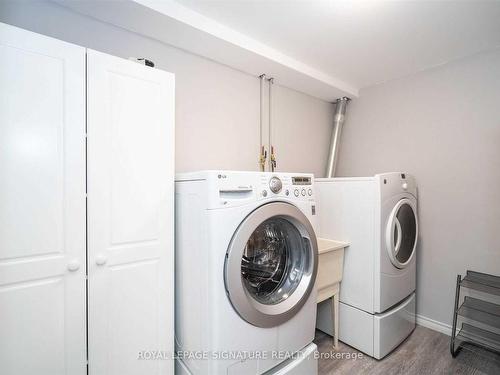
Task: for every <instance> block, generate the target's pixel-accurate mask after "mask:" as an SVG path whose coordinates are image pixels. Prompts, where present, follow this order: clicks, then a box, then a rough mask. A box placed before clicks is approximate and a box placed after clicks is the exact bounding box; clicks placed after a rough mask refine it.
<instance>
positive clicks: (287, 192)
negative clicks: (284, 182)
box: [285, 189, 290, 197]
mask: <svg viewBox="0 0 500 375" xmlns="http://www.w3.org/2000/svg"><path fill="white" fill-rule="evenodd" d="M285 195H286V196H287V197H288V196H289V195H290V191H289V190H288V189H286V190H285Z"/></svg>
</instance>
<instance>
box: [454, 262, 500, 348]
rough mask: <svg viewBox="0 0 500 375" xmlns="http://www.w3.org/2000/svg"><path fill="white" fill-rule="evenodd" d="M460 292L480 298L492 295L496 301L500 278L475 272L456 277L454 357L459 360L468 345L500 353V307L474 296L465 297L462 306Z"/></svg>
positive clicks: (499, 290) (499, 292)
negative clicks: (463, 290)
mask: <svg viewBox="0 0 500 375" xmlns="http://www.w3.org/2000/svg"><path fill="white" fill-rule="evenodd" d="M461 288H466V289H469V290H471V291H477V292H481V293H477V295H478V296H484V295H489V296H492V299H495V298H496V297H500V277H499V276H494V275H489V274H486V273H480V272H474V271H467V274H466V275H465V277H464V278H462V276H461V275H458V276H457V286H456V291H455V308H454V311H453V327H452V331H451V342H450V351H451V355H452V356H453V357H456V356H457V354H458V353H459V352H460V350H461V349H462V348H464V347H465V346H468V345H469V344H472V345H473V346H474V345H475V346H479V347H482V348H484V349H487V350H489V351H493V352H497V353H500V305H499V304H496V303H492V302H490V298H488V300H485V299H482V298H480V297H478V298H476V297H471V296H465V297H464V298H463V301H462V303H461V304H460V292H461ZM459 321H460V326H459V327H458V322H459ZM457 328H459V329H458V332H457Z"/></svg>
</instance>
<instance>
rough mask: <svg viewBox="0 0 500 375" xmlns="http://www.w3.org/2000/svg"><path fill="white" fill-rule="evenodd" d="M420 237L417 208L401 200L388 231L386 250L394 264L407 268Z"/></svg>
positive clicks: (390, 221) (394, 210) (392, 216)
mask: <svg viewBox="0 0 500 375" xmlns="http://www.w3.org/2000/svg"><path fill="white" fill-rule="evenodd" d="M417 237H418V221H417V207H416V205H415V203H414V202H413V201H412V200H410V199H408V198H404V199H401V200H400V201H399V202H398V203H397V204H396V206H394V208H393V209H392V212H391V214H390V215H389V220H388V222H387V229H386V248H387V252H388V254H389V258H390V259H391V262H392V264H393V265H394V266H395V267H397V268H405V267H406V266H407V265H408V264H409V263H410V261H411V260H412V259H413V257H414V255H415V249H416V247H417Z"/></svg>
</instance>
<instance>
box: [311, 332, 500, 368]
mask: <svg viewBox="0 0 500 375" xmlns="http://www.w3.org/2000/svg"><path fill="white" fill-rule="evenodd" d="M314 342H315V343H316V345H318V350H319V352H320V355H321V357H320V359H319V361H318V368H319V371H318V372H319V374H320V375H330V374H335V375H343V374H349V375H351V374H352V375H357V374H370V375H372V374H374V375H376V374H384V375H390V374H405V375H406V374H408V375H417V374H418V375H430V374H464V375H465V374H471V375H472V374H474V375H481V374H487V375H500V355H499V354H495V353H492V352H489V351H486V350H481V349H478V348H476V347H473V348H472V349H473V351H469V350H462V351H461V352H460V353H459V354H458V356H457V357H456V358H453V357H452V356H451V355H450V350H449V345H450V338H449V336H446V335H444V334H442V333H439V332H436V331H432V330H430V329H428V328H424V327H420V326H417V328H416V329H415V331H413V333H412V334H411V335H410V337H409V338H408V339H406V341H404V342H403V343H402V344H401V345H400V346H399V347H397V348H396V349H395V350H394V351H393V352H392V353H391V354H389V355H388V356H387V357H385V358H384V359H382V360H381V361H377V360H375V359H373V358H371V357H368V356H367V355H363V357H362V358H357V359H352V357H354V356H355V355H357V354H360V352H358V351H357V350H356V349H354V348H351V347H350V346H347V345H345V344H344V343H339V349H338V350H337V351H335V350H334V349H333V341H332V338H331V337H330V336H328V335H327V334H325V333H323V332H321V331H316V338H315V340H314ZM342 353H343V354H342ZM335 355H337V356H339V355H343V356H344V358H343V359H342V358H341V359H335V357H333V356H335ZM332 357H333V359H332Z"/></svg>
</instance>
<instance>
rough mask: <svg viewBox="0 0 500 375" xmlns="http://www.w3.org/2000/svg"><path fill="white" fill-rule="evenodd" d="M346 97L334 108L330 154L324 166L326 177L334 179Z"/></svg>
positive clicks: (339, 100)
mask: <svg viewBox="0 0 500 375" xmlns="http://www.w3.org/2000/svg"><path fill="white" fill-rule="evenodd" d="M349 100H351V99H349V98H348V97H345V96H344V97H343V98H340V99H337V101H336V103H337V105H336V106H335V113H334V115H333V130H332V139H331V141H330V153H329V155H328V163H327V166H326V177H328V178H330V177H334V176H335V169H336V168H337V159H338V152H339V147H340V136H341V134H342V127H343V125H344V122H345V112H346V109H347V103H348V102H349Z"/></svg>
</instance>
